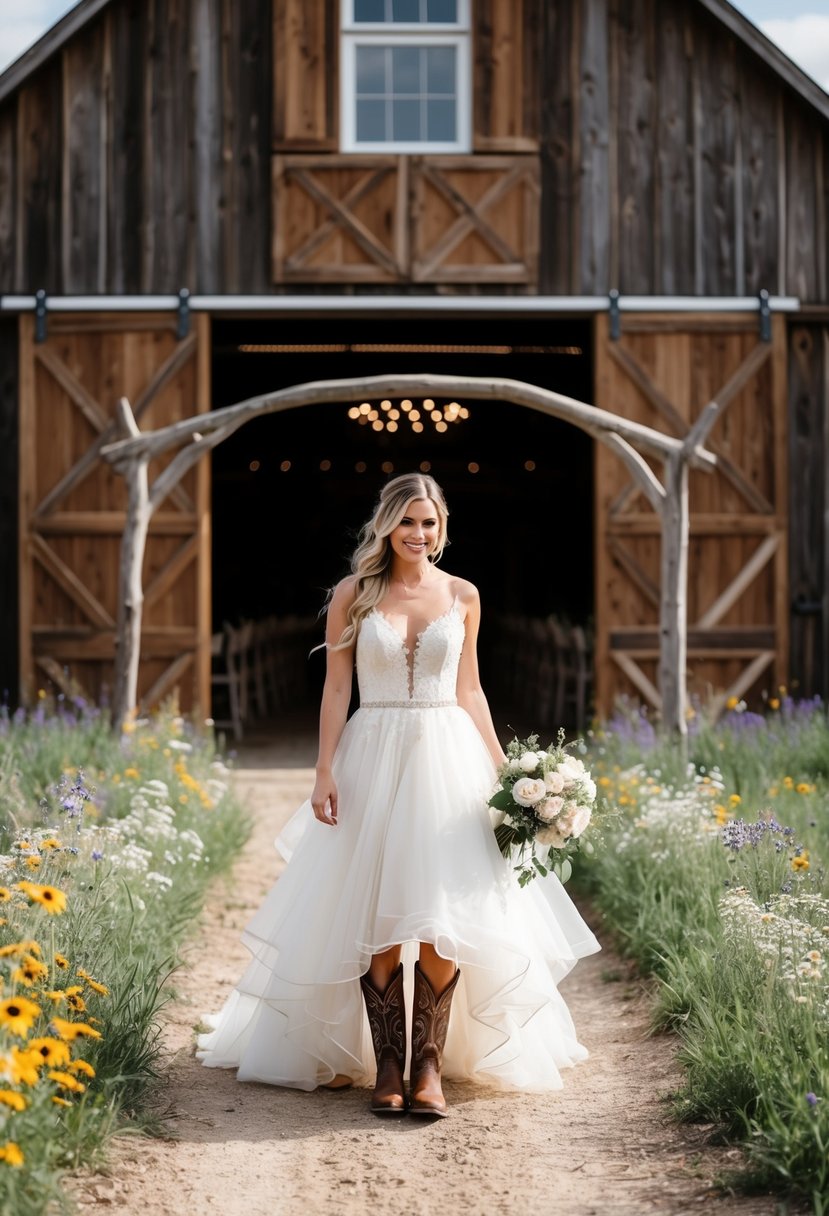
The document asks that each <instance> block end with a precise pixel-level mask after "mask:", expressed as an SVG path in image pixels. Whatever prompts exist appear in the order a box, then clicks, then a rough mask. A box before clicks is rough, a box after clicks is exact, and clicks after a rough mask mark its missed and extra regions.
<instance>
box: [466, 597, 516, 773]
mask: <svg viewBox="0 0 829 1216" xmlns="http://www.w3.org/2000/svg"><path fill="white" fill-rule="evenodd" d="M460 598H461V600H462V601H463V603H464V604H465V606H466V617H465V620H464V628H465V630H466V640H465V642H464V647H463V653H462V655H461V661H460V666H459V667H458V705H460V706H462V707H463V708H464V709H465V710H466V712H467V713H468V714H469V716H470V718H471V719H472V721H473V722H474V723H475V725H476V726H477V728H478V733H479V734H480V736H481V738H482V739H483V741H484V743H485V744H486V746H487V750H488V752H489V754H490V756H491V757H492V763H493V764H494V765H495V766H496V768H497V767H498V765H499V764H503V762H504V760H506V756H505V755H504V749H503V748H502V747H501V744H500V743H499V741H498V736H497V734H496V733H495V726H494V725H493V722H492V714H491V713H490V710H489V703H488V702H487V699H486V697H485V695H484V690H483V688H481V678H480V675H479V673H478V629H479V627H480V624H481V601H480V597H479V596H478V591H477V588H475V587H473V585H472V584H471V583H464V590H463V592H462V593H461V595H460Z"/></svg>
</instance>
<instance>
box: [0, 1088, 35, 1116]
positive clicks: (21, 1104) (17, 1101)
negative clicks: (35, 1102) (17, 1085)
mask: <svg viewBox="0 0 829 1216" xmlns="http://www.w3.org/2000/svg"><path fill="white" fill-rule="evenodd" d="M0 1103H2V1104H3V1105H4V1106H10V1107H11V1109H12V1110H17V1111H21V1110H25V1109H26V1107H27V1106H28V1105H29V1103H28V1100H27V1099H26V1097H25V1095H24V1094H21V1093H19V1092H18V1091H17V1090H16V1089H0Z"/></svg>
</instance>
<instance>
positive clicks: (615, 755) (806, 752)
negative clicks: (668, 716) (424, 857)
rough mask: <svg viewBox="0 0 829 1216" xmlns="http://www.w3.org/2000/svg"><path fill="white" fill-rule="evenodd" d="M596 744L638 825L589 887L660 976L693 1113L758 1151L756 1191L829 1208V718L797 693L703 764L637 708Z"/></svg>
mask: <svg viewBox="0 0 829 1216" xmlns="http://www.w3.org/2000/svg"><path fill="white" fill-rule="evenodd" d="M590 748H591V754H592V760H591V762H590V763H591V766H592V769H593V773H594V776H595V777H597V778H599V779H600V781H601V788H602V791H603V794H604V797H605V798H606V799H607V800H608V802H609V803H611V804H614V805H616V806H617V807H618V808H619V811H620V814H619V815H617V816H616V817H615V818H613V817H611V818H610V820H609V823H608V827H607V828H606V829H605V838H604V842H603V847H602V848H601V849H599V850H597V852H596V853H595V854H594V855H593V857H591V858H585V859H584V864H583V865H582V867H581V881H582V882H583V883H586V884H587V886H588V887H589V889H590V891H591V893H592V895H593V898H594V900H595V902H596V903H597V905H598V906H599V907H600V908H601V910H602V911H603V913H604V915H605V919H606V923H607V924H608V925H610V926H612V927H613V931H614V933H615V934H616V935H617V937H618V939H619V941H620V943H621V945H622V947H623V949H624V950H625V951H626V952H627V953H628V954H629V955H630V956H631V957H632V958H634V959H635V960H636V961H637V963H638V964H639V966H640V967H641V968H642V969H643V970H644V971H646V972H649V973H651V974H652V975H653V976H654V977H655V978H656V981H657V1001H656V1005H655V1010H654V1026H655V1027H669V1028H671V1029H673V1030H675V1031H676V1033H677V1034H678V1035H679V1037H680V1040H681V1048H680V1059H681V1061H682V1063H683V1065H684V1068H685V1083H684V1086H683V1088H682V1090H681V1092H680V1093H679V1094H678V1096H677V1098H676V1102H675V1111H676V1114H677V1116H678V1117H679V1118H682V1119H688V1120H701V1121H704V1122H715V1123H716V1124H718V1125H719V1127H720V1128H721V1129H722V1132H723V1134H725V1135H727V1136H728V1137H730V1138H731V1139H732V1140H733V1141H734V1142H735V1143H738V1144H740V1145H742V1146H743V1147H744V1149H745V1152H746V1156H747V1161H748V1168H747V1170H745V1171H744V1172H743V1173H742V1174H741V1177H740V1183H741V1185H743V1186H746V1187H758V1188H775V1189H779V1190H781V1191H783V1192H784V1193H787V1194H789V1195H792V1196H797V1197H798V1198H805V1199H806V1200H807V1201H808V1202H809V1203H810V1204H811V1206H812V1209H813V1211H814V1212H815V1213H817V1214H818V1216H822V1214H823V1213H829V1155H828V1154H827V1147H829V876H828V875H827V871H826V862H827V859H829V727H827V722H826V716H825V714H824V712H823V709H822V707H821V706H819V705H817V704H814V703H812V704H809V705H806V706H803V705H795V704H793V703H792V702H791V701H789V700H786V699H784V700H783V704H782V706H781V707H780V709H779V710H772V711H771V712H770V713H769V714H768V715H767V716H766V718H765V719H761V718H759V717H757V716H755V715H744V714H742V713H740V711H739V710H738V711H736V712H732V713H729V714H727V715H726V717H725V720H724V721H723V722H722V723H721V724H720V725H718V726H712V725H710V724H703V725H701V726H700V727H699V728H698V729H697V730H696V731H694V733H693V734H692V735H691V738H690V740H689V759H688V762H687V764H686V762H685V761H684V760H683V759H681V757H680V755H679V753H678V752H677V750H676V749H675V748H674V747H673V746H672V745H671V744H670V743H666V742H664V741H660V740H659V739H658V737H656V736H655V735H654V734H653V732H651V731H650V730H649V727H648V724H647V723H646V721H645V720H644V719H643V718H642V717H641V716H639V715H638V714H636V713H635V712H632V711H628V712H627V713H626V714H625V715H624V716H623V717H622V718H617V720H616V722H614V723H612V724H610V725H609V726H608V727H604V728H601V729H597V730H595V731H594V732H592V737H591V739H590ZM739 821H742V825H743V826H740V822H739ZM735 824H736V825H737V826H734V825H735ZM758 824H760V825H761V826H760V827H758V826H757V825H758ZM729 837H730V840H731V845H732V846H733V847H729Z"/></svg>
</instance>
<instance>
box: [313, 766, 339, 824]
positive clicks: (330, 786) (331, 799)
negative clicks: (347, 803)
mask: <svg viewBox="0 0 829 1216" xmlns="http://www.w3.org/2000/svg"><path fill="white" fill-rule="evenodd" d="M311 806H312V807H313V808H314V816H315V818H317V819H319V821H320V823H327V824H330V825H331V827H332V828H335V827H336V826H337V787H336V785H335V784H334V778H333V777H332V776H331V774H330V772H328V771H327V770H323V771H322V772H319V771H318V772H317V779H316V782H315V783H314V790H313V793H312V794H311ZM326 808H328V809H326Z"/></svg>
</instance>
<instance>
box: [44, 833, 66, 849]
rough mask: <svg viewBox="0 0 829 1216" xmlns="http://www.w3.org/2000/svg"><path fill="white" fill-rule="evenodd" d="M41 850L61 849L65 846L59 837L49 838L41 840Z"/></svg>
mask: <svg viewBox="0 0 829 1216" xmlns="http://www.w3.org/2000/svg"><path fill="white" fill-rule="evenodd" d="M40 847H41V849H60V848H63V845H62V844H61V842H60V841H59V840H58V838H57V836H49V837H48V838H47V839H46V840H41V842H40Z"/></svg>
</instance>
